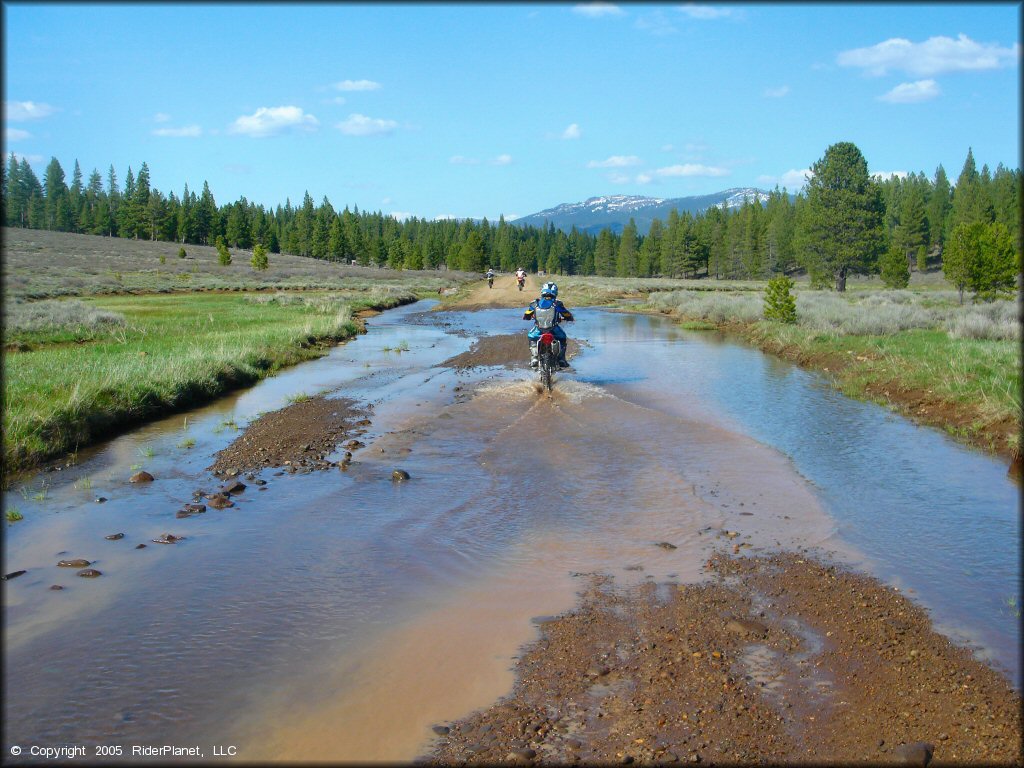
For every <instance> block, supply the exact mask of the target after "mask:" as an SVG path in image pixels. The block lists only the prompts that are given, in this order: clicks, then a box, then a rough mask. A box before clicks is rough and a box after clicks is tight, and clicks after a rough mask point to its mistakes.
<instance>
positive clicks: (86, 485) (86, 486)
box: [75, 477, 92, 491]
mask: <svg viewBox="0 0 1024 768" xmlns="http://www.w3.org/2000/svg"><path fill="white" fill-rule="evenodd" d="M75 488H80V489H82V490H83V491H88V490H91V489H92V478H91V477H83V478H82V479H81V480H77V481H75Z"/></svg>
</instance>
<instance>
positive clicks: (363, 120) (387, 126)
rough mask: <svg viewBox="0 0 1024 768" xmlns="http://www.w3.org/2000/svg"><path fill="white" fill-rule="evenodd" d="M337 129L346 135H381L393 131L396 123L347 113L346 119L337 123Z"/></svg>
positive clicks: (396, 125)
mask: <svg viewBox="0 0 1024 768" xmlns="http://www.w3.org/2000/svg"><path fill="white" fill-rule="evenodd" d="M336 127H337V129H338V130H339V131H341V132H342V133H344V134H345V135H346V136H383V135H386V134H389V133H393V132H394V130H395V128H397V127H398V123H397V122H395V121H394V120H385V119H383V118H379V117H367V116H366V115H359V114H354V115H349V116H348V120H345V121H343V122H340V123H337V125H336Z"/></svg>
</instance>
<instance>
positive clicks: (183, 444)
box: [178, 437, 196, 448]
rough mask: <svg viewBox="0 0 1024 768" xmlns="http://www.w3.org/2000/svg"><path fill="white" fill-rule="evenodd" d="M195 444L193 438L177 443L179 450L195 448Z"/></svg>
mask: <svg viewBox="0 0 1024 768" xmlns="http://www.w3.org/2000/svg"><path fill="white" fill-rule="evenodd" d="M195 444H196V441H195V440H194V439H193V438H191V437H186V438H185V439H184V440H182V441H181V442H180V443H178V447H179V448H192V447H193V446H195Z"/></svg>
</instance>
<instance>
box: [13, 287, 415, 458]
mask: <svg viewBox="0 0 1024 768" xmlns="http://www.w3.org/2000/svg"><path fill="white" fill-rule="evenodd" d="M415 298H416V297H415V295H414V294H412V293H408V292H402V291H394V290H391V291H389V290H386V289H381V288H377V289H375V290H373V291H364V292H355V291H353V292H348V293H304V294H301V295H295V294H284V293H282V294H277V295H274V294H248V295H247V294H184V295H174V294H172V295H149V296H121V297H104V298H90V299H82V300H76V301H75V302H74V304H75V305H77V308H78V311H77V312H76V307H74V306H73V307H71V308H70V310H69V309H68V308H67V307H64V306H62V305H65V304H67V302H49V304H50V305H51V306H50V307H48V308H47V307H44V306H41V305H40V304H39V303H32V304H28V305H25V306H23V307H20V308H16V309H15V311H14V312H13V313H11V314H8V316H7V317H6V318H5V319H6V320H7V322H6V323H5V338H4V341H5V347H6V348H7V349H8V351H7V353H6V354H5V355H4V416H3V426H4V466H5V469H6V470H7V471H18V470H22V469H27V468H30V467H32V466H34V465H37V464H39V463H40V462H43V461H45V460H46V459H49V458H52V457H55V456H59V455H62V454H66V453H69V452H73V451H75V450H77V449H78V448H80V447H83V446H86V445H88V444H90V443H93V442H96V441H98V440H102V439H106V438H109V437H111V436H112V435H113V434H115V433H116V432H117V431H118V430H120V429H123V428H125V427H127V426H129V425H131V424H134V423H138V422H140V421H142V420H145V419H150V418H154V417H156V416H159V415H162V414H166V413H170V412H173V411H175V410H180V409H184V408H189V407H192V406H195V405H197V404H200V403H203V402H206V401H209V400H211V399H213V398H215V397H217V396H219V395H221V394H223V393H224V392H226V391H227V390H229V389H231V388H234V387H237V386H243V385H248V384H251V383H253V382H255V381H256V380H258V379H260V378H262V377H264V376H267V375H268V374H270V373H272V372H273V371H275V370H277V369H279V368H281V367H282V366H287V365H292V364H294V363H297V362H300V361H302V360H306V359H309V358H312V357H317V356H319V355H322V354H324V353H325V352H326V351H327V349H328V348H329V345H330V343H331V342H334V341H338V340H343V339H347V338H351V337H352V336H354V335H355V334H356V333H358V332H359V330H360V326H359V323H358V322H357V321H356V320H355V319H353V316H354V314H355V313H357V312H359V311H361V310H364V309H387V308H389V307H394V306H397V305H398V304H401V303H407V302H409V301H413V300H414V299H415ZM9 309H10V308H9V307H5V312H7V311H8V310H9ZM18 309H20V310H21V312H20V313H19V311H18ZM47 312H49V313H50V314H51V315H52V317H51V322H49V324H48V323H47V322H46V320H45V317H46V315H47ZM26 315H28V316H29V317H28V319H26V317H25V316H26ZM17 349H22V350H25V351H12V350H17Z"/></svg>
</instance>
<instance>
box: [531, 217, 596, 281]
mask: <svg viewBox="0 0 1024 768" xmlns="http://www.w3.org/2000/svg"><path fill="white" fill-rule="evenodd" d="M531 271H534V270H531ZM594 271H595V273H596V274H597V275H599V276H600V277H612V276H614V275H615V240H614V237H613V235H612V233H611V230H609V229H608V228H607V227H606V228H605V229H602V230H601V232H600V233H599V234H598V236H597V248H596V249H595V250H594Z"/></svg>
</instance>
